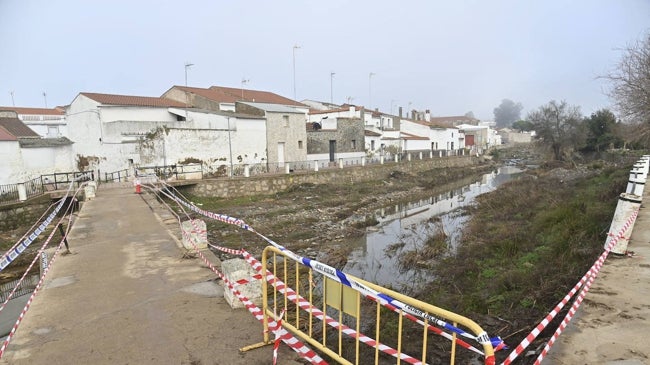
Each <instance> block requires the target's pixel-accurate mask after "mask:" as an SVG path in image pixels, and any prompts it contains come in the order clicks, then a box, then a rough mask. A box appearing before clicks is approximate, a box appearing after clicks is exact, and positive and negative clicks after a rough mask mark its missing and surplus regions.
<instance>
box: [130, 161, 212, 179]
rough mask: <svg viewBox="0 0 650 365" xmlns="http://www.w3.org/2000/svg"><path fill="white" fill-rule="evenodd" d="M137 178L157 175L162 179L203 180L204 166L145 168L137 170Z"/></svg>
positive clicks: (198, 164)
mask: <svg viewBox="0 0 650 365" xmlns="http://www.w3.org/2000/svg"><path fill="white" fill-rule="evenodd" d="M135 173H136V176H139V175H156V176H157V177H158V178H161V179H172V178H173V179H175V180H190V179H199V180H200V179H203V164H200V163H197V164H189V165H164V166H145V167H138V168H136V169H135Z"/></svg>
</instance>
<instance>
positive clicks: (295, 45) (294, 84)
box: [293, 44, 300, 100]
mask: <svg viewBox="0 0 650 365" xmlns="http://www.w3.org/2000/svg"><path fill="white" fill-rule="evenodd" d="M297 49H300V46H299V45H297V44H294V46H293V100H296V99H297V96H296V50H297Z"/></svg>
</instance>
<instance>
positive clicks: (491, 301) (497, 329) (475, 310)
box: [422, 164, 631, 344]
mask: <svg viewBox="0 0 650 365" xmlns="http://www.w3.org/2000/svg"><path fill="white" fill-rule="evenodd" d="M629 167H631V164H630V165H629ZM628 176H629V168H628V167H618V168H604V169H594V168H591V169H582V170H580V169H578V170H573V171H571V170H563V171H562V172H560V171H558V169H554V170H551V171H543V170H542V171H540V172H538V173H536V174H535V175H527V176H525V177H522V178H521V179H519V180H516V181H513V182H510V183H507V184H504V185H503V186H501V187H500V188H499V189H498V190H496V191H494V192H491V193H487V194H484V195H482V196H480V197H478V198H477V204H476V205H475V206H474V207H473V208H471V214H472V219H471V221H470V223H469V225H468V227H467V229H466V230H465V232H464V236H463V243H462V244H461V245H460V247H459V249H458V253H457V255H455V256H453V257H448V258H446V259H445V260H444V261H443V262H442V263H441V264H440V265H438V266H437V267H436V268H435V269H434V271H435V275H436V276H437V277H439V278H440V280H438V281H436V282H435V283H433V284H431V285H430V287H428V288H426V290H425V291H423V293H426V294H423V295H422V299H423V300H425V301H427V302H430V303H434V304H435V305H439V306H442V307H444V308H450V309H453V310H454V311H455V312H458V313H461V314H463V315H465V316H468V317H470V318H474V319H475V320H477V321H478V322H479V323H481V325H484V326H485V327H486V328H487V329H488V333H490V335H500V336H503V337H506V336H508V335H509V334H514V333H515V332H516V331H519V330H521V329H522V327H523V328H526V327H527V328H528V330H527V331H521V332H520V333H517V336H513V337H512V338H510V339H509V341H508V342H509V343H511V344H516V343H518V342H519V341H520V340H521V338H518V336H519V337H521V336H525V335H526V334H527V333H528V332H529V330H530V329H532V326H534V325H535V324H536V323H537V322H536V321H539V320H541V319H542V318H543V316H544V315H546V313H548V311H550V310H551V309H552V308H553V307H554V306H555V304H557V303H558V302H559V301H560V300H561V299H562V297H564V295H566V293H567V292H568V291H569V290H570V288H572V287H573V285H575V283H577V282H578V280H579V279H580V278H581V277H582V276H583V275H584V273H585V272H586V271H587V270H588V269H589V267H590V266H591V265H592V264H593V263H594V261H595V260H596V259H597V257H598V255H599V254H600V253H601V252H602V251H603V244H604V242H605V239H606V234H607V232H608V230H609V226H610V224H611V219H612V216H613V214H614V210H615V208H616V203H617V198H618V195H619V193H621V192H624V191H625V187H626V184H627V180H628ZM485 315H490V318H487V317H485ZM495 318H497V319H498V322H497V321H495V320H494V319H495Z"/></svg>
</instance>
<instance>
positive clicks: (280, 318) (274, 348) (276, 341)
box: [273, 309, 284, 365]
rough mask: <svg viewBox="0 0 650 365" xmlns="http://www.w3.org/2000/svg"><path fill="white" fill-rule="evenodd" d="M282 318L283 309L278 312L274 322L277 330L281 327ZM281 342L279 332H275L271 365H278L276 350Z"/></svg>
mask: <svg viewBox="0 0 650 365" xmlns="http://www.w3.org/2000/svg"><path fill="white" fill-rule="evenodd" d="M282 317H284V309H283V310H282V312H280V315H279V316H278V319H277V320H276V322H277V323H278V328H281V327H282ZM281 340H282V339H281V338H280V332H279V331H276V332H275V342H274V343H273V365H276V364H277V363H278V348H279V347H280V341H281Z"/></svg>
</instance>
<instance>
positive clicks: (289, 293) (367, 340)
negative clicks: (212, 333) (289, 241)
mask: <svg viewBox="0 0 650 365" xmlns="http://www.w3.org/2000/svg"><path fill="white" fill-rule="evenodd" d="M244 258H245V259H246V261H247V262H248V263H249V264H251V266H253V268H254V269H255V270H257V271H258V272H261V271H262V264H261V263H260V262H259V261H257V260H256V259H255V258H254V257H252V256H251V255H250V254H249V253H248V252H245V253H244ZM266 281H267V282H269V283H270V284H271V285H273V286H274V287H275V288H276V289H277V290H278V291H279V292H281V293H282V294H284V295H285V296H286V297H287V299H288V300H290V301H291V302H292V303H295V304H296V305H298V306H299V307H300V308H301V309H302V310H304V311H306V312H308V313H311V314H313V315H314V317H316V319H318V320H320V321H322V322H325V323H326V324H327V325H329V326H330V327H333V328H335V329H341V332H343V333H344V334H346V335H348V336H350V337H352V338H358V339H359V341H360V342H363V343H364V344H366V345H368V346H370V347H374V348H378V349H379V350H380V351H382V352H384V353H386V354H389V355H391V356H393V357H395V358H399V359H400V360H402V361H405V362H408V363H409V364H416V365H422V361H420V360H418V359H416V358H414V357H411V356H409V355H407V354H404V353H399V352H398V351H397V350H395V349H394V348H392V347H390V346H387V345H384V344H382V343H380V342H377V341H375V339H373V338H371V337H368V336H366V335H364V334H363V333H358V332H357V331H356V330H354V329H352V328H350V327H348V326H346V325H344V324H342V323H339V322H338V321H336V320H335V319H334V318H332V317H330V316H328V315H327V314H325V313H324V312H323V311H321V310H320V309H319V308H316V307H314V306H313V305H312V304H311V303H310V302H309V301H308V300H307V299H305V298H303V297H302V296H300V295H298V294H297V293H296V292H295V291H294V290H293V289H292V288H290V287H288V286H287V285H286V284H285V283H284V282H283V281H282V280H279V279H278V278H277V277H275V276H274V275H273V274H272V273H271V272H269V271H267V272H266ZM461 341H462V340H461ZM479 353H480V354H481V355H482V354H483V353H482V352H480V351H479Z"/></svg>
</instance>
